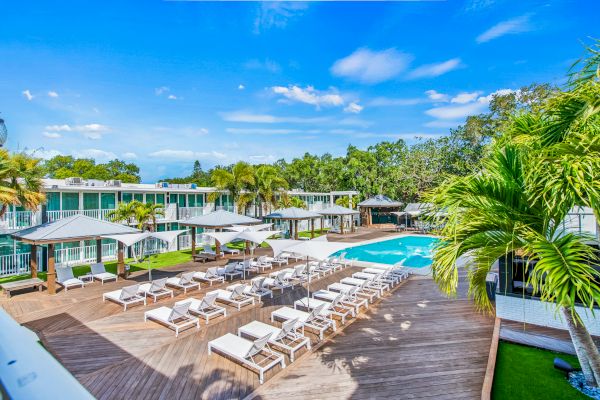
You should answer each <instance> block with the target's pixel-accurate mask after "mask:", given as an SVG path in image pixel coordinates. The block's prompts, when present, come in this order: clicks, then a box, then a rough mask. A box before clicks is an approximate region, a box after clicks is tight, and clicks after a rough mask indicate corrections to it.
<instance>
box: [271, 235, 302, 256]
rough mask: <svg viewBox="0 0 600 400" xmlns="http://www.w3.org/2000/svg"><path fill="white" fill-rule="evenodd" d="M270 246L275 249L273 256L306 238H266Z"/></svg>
mask: <svg viewBox="0 0 600 400" xmlns="http://www.w3.org/2000/svg"><path fill="white" fill-rule="evenodd" d="M265 242H267V244H268V245H269V246H271V248H272V249H273V257H277V256H278V255H280V254H281V253H283V252H284V251H286V250H287V248H288V247H290V246H293V245H295V244H299V243H302V242H304V240H293V239H270V240H269V239H267V240H265Z"/></svg>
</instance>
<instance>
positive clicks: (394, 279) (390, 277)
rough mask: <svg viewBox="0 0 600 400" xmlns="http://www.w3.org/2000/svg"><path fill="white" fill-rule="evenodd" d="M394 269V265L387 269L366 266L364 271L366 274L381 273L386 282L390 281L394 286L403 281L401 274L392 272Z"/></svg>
mask: <svg viewBox="0 0 600 400" xmlns="http://www.w3.org/2000/svg"><path fill="white" fill-rule="evenodd" d="M393 269H394V267H390V268H387V269H379V268H365V269H363V270H362V272H363V273H365V274H372V275H381V277H382V278H383V281H384V282H386V283H389V284H391V285H392V286H395V285H397V284H398V283H400V282H401V281H402V278H401V277H400V275H396V274H394V273H393V272H392V271H393Z"/></svg>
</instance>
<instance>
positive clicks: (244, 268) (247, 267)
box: [235, 258, 258, 274]
mask: <svg viewBox="0 0 600 400" xmlns="http://www.w3.org/2000/svg"><path fill="white" fill-rule="evenodd" d="M235 269H236V270H238V271H241V272H242V274H250V273H257V272H258V265H257V263H256V261H253V260H252V259H250V258H249V259H247V260H244V261H241V262H239V263H237V264H236V266H235Z"/></svg>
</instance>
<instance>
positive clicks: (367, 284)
mask: <svg viewBox="0 0 600 400" xmlns="http://www.w3.org/2000/svg"><path fill="white" fill-rule="evenodd" d="M340 283H343V284H346V285H352V286H360V287H361V290H368V289H370V290H374V291H376V292H377V294H378V296H377V297H381V296H383V288H379V287H371V281H369V280H367V279H358V278H350V277H348V278H342V279H341V280H340Z"/></svg>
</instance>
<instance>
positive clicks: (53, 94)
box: [48, 90, 58, 98]
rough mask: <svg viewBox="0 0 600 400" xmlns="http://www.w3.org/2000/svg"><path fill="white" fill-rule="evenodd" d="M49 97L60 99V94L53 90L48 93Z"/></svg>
mask: <svg viewBox="0 0 600 400" xmlns="http://www.w3.org/2000/svg"><path fill="white" fill-rule="evenodd" d="M48 97H54V98H56V97H58V93H56V92H55V91H53V90H51V91H49V92H48Z"/></svg>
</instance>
